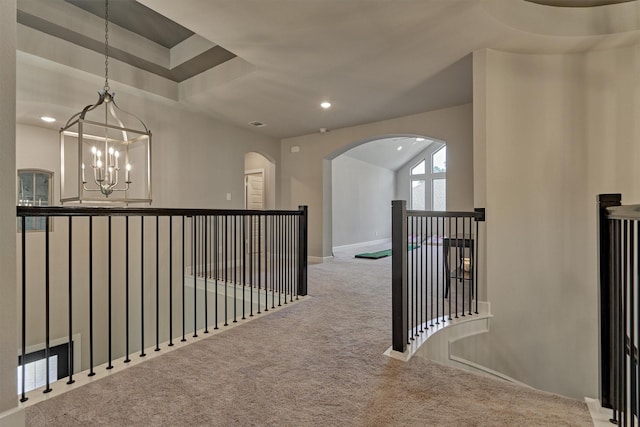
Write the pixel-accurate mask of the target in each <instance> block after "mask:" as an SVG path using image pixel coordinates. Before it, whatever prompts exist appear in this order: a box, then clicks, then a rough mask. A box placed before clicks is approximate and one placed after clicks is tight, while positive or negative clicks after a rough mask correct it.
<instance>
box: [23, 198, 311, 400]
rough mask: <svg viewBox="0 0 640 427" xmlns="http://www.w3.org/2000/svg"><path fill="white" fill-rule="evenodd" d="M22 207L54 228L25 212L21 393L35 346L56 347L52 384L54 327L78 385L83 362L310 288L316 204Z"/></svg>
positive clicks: (151, 344)
mask: <svg viewBox="0 0 640 427" xmlns="http://www.w3.org/2000/svg"><path fill="white" fill-rule="evenodd" d="M17 217H18V218H19V219H24V218H30V217H45V218H46V221H45V224H46V229H45V230H44V233H42V232H29V231H27V230H26V228H25V224H26V223H27V221H26V220H19V221H18V224H19V225H18V231H19V244H18V248H19V251H18V252H19V256H18V260H19V261H18V262H19V271H20V272H21V274H20V277H19V279H20V282H21V292H20V293H19V294H20V295H21V301H20V322H19V323H20V327H21V355H20V356H19V361H18V363H19V365H20V366H21V371H20V372H21V380H20V381H21V384H19V387H18V388H19V390H18V393H19V394H20V397H21V401H25V400H27V396H26V393H25V377H26V376H25V364H26V363H24V362H26V361H28V357H27V352H28V349H29V347H31V348H36V347H37V350H41V349H40V347H44V348H43V350H44V357H45V359H46V374H45V383H44V384H43V385H44V392H45V393H48V392H50V391H51V384H50V372H49V369H50V363H49V359H50V357H52V355H51V351H50V350H51V343H52V338H53V337H56V340H57V341H60V340H62V341H64V345H63V346H62V347H66V351H67V354H68V356H67V357H66V359H67V360H66V362H65V363H66V366H63V370H66V371H68V372H67V373H68V381H67V383H68V384H71V383H73V382H74V378H73V376H74V373H77V372H79V371H80V370H82V371H84V370H87V371H88V375H89V376H93V375H95V367H96V366H99V365H101V364H106V369H111V368H113V363H112V362H113V361H114V360H115V359H118V358H123V362H124V363H128V362H130V361H131V357H132V354H134V353H136V352H139V356H140V357H144V356H146V353H145V351H146V350H147V349H149V348H153V350H154V351H160V350H161V343H166V345H167V346H169V347H170V346H173V345H174V340H178V339H179V340H180V341H186V340H187V336H188V335H190V334H192V336H193V337H197V336H198V333H199V332H200V331H203V333H205V334H206V333H209V329H210V328H213V329H218V328H219V326H227V325H229V324H230V323H236V322H238V321H239V320H243V319H246V318H247V317H253V316H254V314H259V313H261V312H263V311H264V312H266V311H269V310H270V309H274V308H275V307H276V306H281V305H284V304H288V303H290V302H293V301H294V299H298V297H299V296H302V295H306V294H307V207H306V206H302V207H300V209H299V210H297V211H284V210H281V211H275V210H274V211H248V210H208V209H152V208H141V209H140V208H104V207H75V206H74V207H18V208H17ZM74 336H75V337H77V336H80V337H82V338H81V340H80V341H81V342H74V341H75V340H76V339H75V338H74ZM87 337H88V340H87V339H86V338H87ZM75 346H81V352H80V353H76V352H74V347H75ZM75 350H78V348H75ZM74 354H80V355H81V358H82V364H81V366H80V367H79V368H78V366H76V364H75V363H74Z"/></svg>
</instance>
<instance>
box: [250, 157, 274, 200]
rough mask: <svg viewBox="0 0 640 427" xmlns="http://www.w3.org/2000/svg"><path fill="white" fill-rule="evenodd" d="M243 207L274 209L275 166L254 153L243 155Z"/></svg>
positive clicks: (265, 158)
mask: <svg viewBox="0 0 640 427" xmlns="http://www.w3.org/2000/svg"><path fill="white" fill-rule="evenodd" d="M244 207H245V208H246V209H275V208H276V164H275V162H273V161H271V160H270V159H268V158H267V157H265V156H264V155H262V154H260V153H257V152H255V151H251V152H248V153H246V154H245V155H244Z"/></svg>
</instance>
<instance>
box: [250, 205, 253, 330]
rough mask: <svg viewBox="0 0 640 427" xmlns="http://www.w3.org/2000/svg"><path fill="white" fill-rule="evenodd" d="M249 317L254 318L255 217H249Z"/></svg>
mask: <svg viewBox="0 0 640 427" xmlns="http://www.w3.org/2000/svg"><path fill="white" fill-rule="evenodd" d="M249 292H250V294H249V317H253V215H249Z"/></svg>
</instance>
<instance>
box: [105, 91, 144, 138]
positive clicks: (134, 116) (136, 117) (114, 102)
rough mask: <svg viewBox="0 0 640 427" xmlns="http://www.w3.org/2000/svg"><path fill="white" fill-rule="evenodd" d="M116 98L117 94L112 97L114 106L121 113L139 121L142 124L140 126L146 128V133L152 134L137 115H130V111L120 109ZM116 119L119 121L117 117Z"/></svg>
mask: <svg viewBox="0 0 640 427" xmlns="http://www.w3.org/2000/svg"><path fill="white" fill-rule="evenodd" d="M114 97H115V94H114V96H112V97H111V102H112V103H113V105H114V106H115V107H116V108H117V109H118V110H119V111H121V112H123V113H124V114H128V115H130V116H131V117H133V118H134V119H136V120H137V121H139V122H140V124H141V125H142V127H143V128H144V131H145V133H151V132H150V131H149V128H147V125H146V124H145V123H144V122H143V121H142V119H141V118H140V117H138V116H136V115H135V114H133V113H130V112H128V111H125V110H123V109H122V108H120V107H119V106H118V104H116V100H115V99H114ZM114 117H115V116H114ZM116 119H117V120H119V119H118V118H117V117H116ZM123 127H124V126H123Z"/></svg>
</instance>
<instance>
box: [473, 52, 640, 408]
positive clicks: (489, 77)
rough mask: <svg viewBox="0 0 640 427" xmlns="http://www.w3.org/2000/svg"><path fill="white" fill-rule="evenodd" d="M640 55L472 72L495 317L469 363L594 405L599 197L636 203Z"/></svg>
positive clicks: (486, 56)
mask: <svg viewBox="0 0 640 427" xmlns="http://www.w3.org/2000/svg"><path fill="white" fill-rule="evenodd" d="M638 53H639V49H638V47H630V48H624V49H616V50H603V51H596V52H593V53H588V54H572V55H523V54H512V53H502V52H497V51H487V52H484V53H482V54H481V55H479V59H481V61H480V62H478V63H477V65H478V68H476V67H475V66H474V74H475V77H474V79H475V81H476V83H478V82H480V83H481V84H482V82H484V85H485V86H484V87H483V88H480V90H477V91H474V95H476V99H475V100H474V101H475V102H476V110H475V116H474V118H475V119H476V122H477V121H482V120H485V124H484V126H481V125H477V126H476V135H475V137H476V140H478V141H481V142H483V144H486V153H485V154H486V163H485V160H484V156H482V155H480V156H476V159H475V160H476V163H475V165H474V166H475V170H476V172H477V175H476V177H477V178H479V179H482V177H486V180H485V181H484V182H476V190H477V193H476V196H477V198H478V199H482V198H483V197H484V196H483V194H482V192H483V190H484V188H486V201H487V206H486V207H487V283H488V300H489V301H490V302H491V305H492V311H493V313H494V315H495V319H494V321H493V323H492V331H491V333H489V334H487V335H486V336H484V337H481V338H475V339H472V340H470V341H469V342H468V343H467V345H466V348H464V349H463V355H464V356H467V357H469V358H472V359H475V361H477V362H479V363H481V364H484V365H487V366H489V367H490V368H493V369H496V370H498V371H501V372H504V373H506V374H507V375H510V376H512V377H514V378H516V379H518V380H520V381H523V382H525V383H527V384H530V385H532V386H534V387H538V388H542V389H545V390H549V391H553V392H557V393H560V394H564V395H568V396H573V397H576V398H582V397H584V396H591V397H595V396H597V372H598V365H597V359H598V351H597V342H598V341H597V329H598V327H597V319H598V316H597V293H596V291H597V250H596V228H595V227H596V217H595V214H596V204H595V203H596V195H597V194H598V193H605V192H621V193H622V194H623V201H624V202H627V203H633V202H638V201H639V200H640V185H639V184H638V183H639V182H640V180H639V178H640V168H638V166H637V165H638V163H639V162H640V144H638V140H640V128H638V126H637V124H636V123H637V117H638V115H639V113H640V104H639V103H638V99H640V98H639V95H640V83H638V79H637V76H638V69H640V61H639V60H638ZM482 62H484V63H485V64H484V66H482V65H481V64H482ZM480 95H483V97H481V96H480ZM483 107H484V109H483ZM478 148H479V146H476V149H478Z"/></svg>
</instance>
